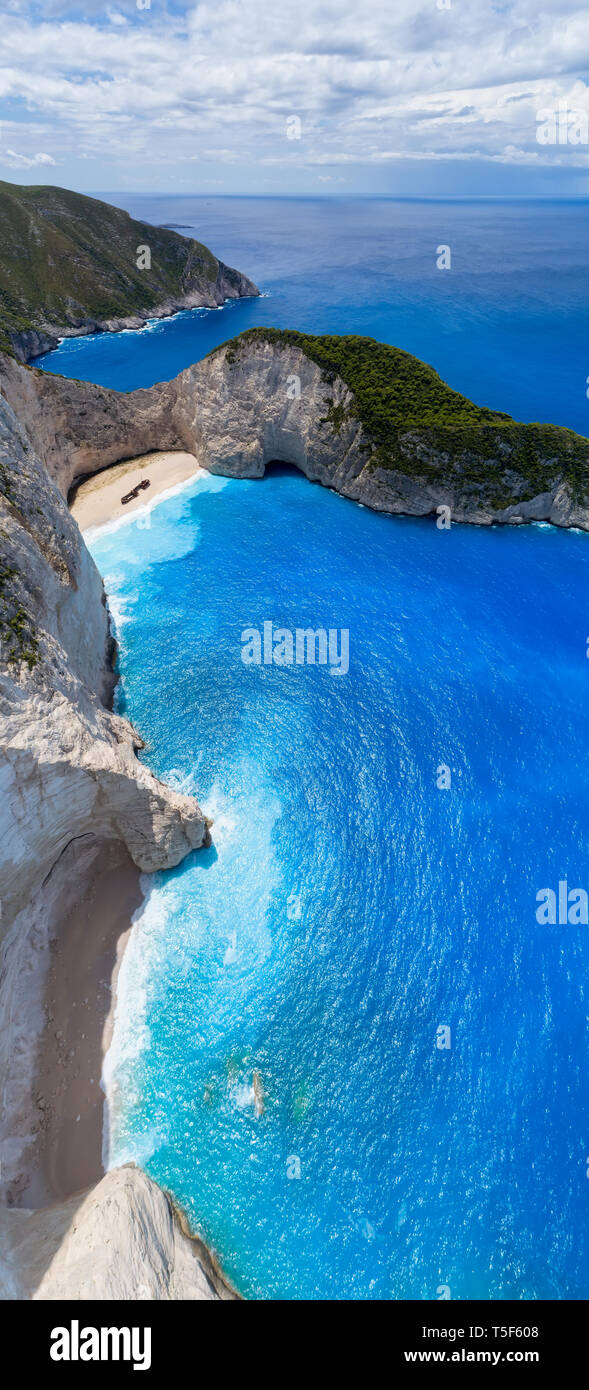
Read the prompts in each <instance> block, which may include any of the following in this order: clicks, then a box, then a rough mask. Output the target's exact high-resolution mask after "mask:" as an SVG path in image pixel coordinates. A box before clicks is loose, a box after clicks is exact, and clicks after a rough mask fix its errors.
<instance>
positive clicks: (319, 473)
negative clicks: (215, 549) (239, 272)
mask: <svg viewBox="0 0 589 1390" xmlns="http://www.w3.org/2000/svg"><path fill="white" fill-rule="evenodd" d="M419 365H421V364H419ZM0 389H1V390H2V392H3V393H4V395H5V396H6V398H7V399H8V400H9V401H10V403H11V404H12V406H13V408H14V410H15V412H16V413H17V414H18V415H19V417H20V418H21V419H23V420H26V422H27V425H26V427H27V433H28V435H29V438H30V439H31V442H32V444H33V445H34V447H35V449H36V450H37V451H38V453H39V454H40V456H41V458H42V459H43V461H44V463H45V465H46V467H47V469H48V471H49V473H50V474H51V476H52V477H53V478H54V479H55V481H56V482H57V484H58V486H59V488H60V490H61V491H62V493H63V494H64V496H67V494H68V491H69V490H70V488H71V487H72V486H73V485H74V484H75V483H76V481H78V480H79V479H81V478H82V477H84V476H86V475H87V474H89V473H94V472H96V471H98V470H99V469H101V468H105V467H107V466H108V465H109V464H111V463H115V462H120V461H122V460H124V459H127V458H133V457H136V456H137V455H139V454H144V453H148V452H150V451H152V450H163V449H182V450H186V451H187V452H188V453H191V454H194V455H195V457H196V459H197V461H198V463H199V464H200V465H201V466H202V467H204V468H207V469H209V470H210V471H211V472H213V473H222V474H224V475H228V476H231V477H239V478H245V477H247V478H255V477H262V476H263V474H264V472H265V469H266V467H267V465H268V464H269V463H270V462H272V461H273V460H281V461H283V462H286V463H292V464H294V465H295V466H296V467H298V468H300V470H301V472H302V473H304V474H305V475H306V477H308V478H309V479H310V480H311V481H313V482H319V483H321V484H323V486H325V487H330V488H333V489H334V490H335V491H336V492H339V493H341V494H342V496H344V497H350V498H352V499H353V500H355V501H358V502H362V503H363V504H364V505H365V506H368V507H371V508H372V509H373V510H375V511H383V512H389V513H393V514H404V515H408V516H427V515H431V514H435V513H436V511H437V509H438V507H440V506H447V507H449V509H450V513H451V517H452V520H453V521H457V522H471V523H473V524H477V525H491V524H492V523H494V522H498V523H504V524H519V523H521V522H525V521H530V520H534V521H541V520H545V521H550V522H552V523H553V524H554V525H556V526H578V527H581V528H583V529H589V508H588V507H587V506H586V505H585V503H584V502H582V501H579V498H578V496H577V495H576V494H575V491H574V489H573V487H572V486H571V482H570V479H569V477H568V473H567V458H568V454H567V450H568V449H569V447H570V437H571V433H570V431H566V430H561V431H559V430H556V429H555V430H553V432H552V436H553V438H555V439H556V441H557V442H556V444H553V441H552V438H551V441H550V447H551V450H552V449H553V450H554V452H553V453H552V452H551V453H548V454H547V455H546V457H539V458H538V459H537V460H536V462H535V470H536V475H537V476H538V477H541V478H542V479H543V480H544V481H543V484H542V486H540V487H538V490H537V491H535V490H534V487H533V486H532V487H531V486H530V479H529V477H527V476H526V475H525V473H524V472H523V471H522V470H521V468H520V467H519V465H518V463H517V458H516V454H515V450H514V444H513V438H512V436H511V435H510V432H509V429H508V427H507V425H506V426H505V428H504V430H503V431H502V429H501V425H500V424H499V425H497V424H495V423H494V424H493V428H492V430H489V440H488V441H487V454H488V456H487V457H485V460H484V464H483V468H482V471H481V462H480V457H478V458H476V459H475V456H474V454H473V452H472V451H469V445H468V442H466V443H465V444H464V445H459V446H455V447H454V449H453V450H451V449H450V448H449V447H447V446H445V445H444V444H443V443H442V444H440V443H438V444H436V445H432V442H431V439H430V437H429V434H428V431H427V430H425V429H424V430H423V431H421V432H420V431H419V430H418V429H416V428H414V427H412V428H408V429H406V430H405V431H401V432H400V438H399V444H398V457H397V458H396V459H394V460H392V461H391V462H390V463H389V464H388V466H385V464H384V463H383V460H382V457H381V454H380V453H379V452H378V451H375V450H374V444H373V440H372V439H371V437H370V435H369V434H368V433H367V430H366V428H365V426H364V425H363V423H362V421H361V419H360V418H359V411H358V408H357V402H356V400H355V398H354V395H353V393H352V392H351V390H350V389H349V387H348V386H347V385H346V383H345V381H344V380H342V378H341V377H339V376H338V375H337V374H335V373H333V372H331V373H326V372H325V371H324V370H323V369H322V367H321V366H320V365H318V363H317V362H316V361H314V360H312V358H311V357H309V356H308V355H307V353H305V352H304V351H303V350H302V349H301V348H300V347H298V346H297V345H296V344H293V343H292V342H290V341H288V340H287V339H286V338H285V339H284V340H283V339H279V340H278V341H264V340H263V339H253V338H251V337H249V336H248V334H244V335H242V337H241V338H238V339H235V340H234V341H233V342H230V343H228V344H225V345H224V346H223V347H222V348H219V349H217V351H216V352H214V353H212V354H211V355H210V356H209V357H207V358H205V359H204V360H203V361H201V362H197V363H195V365H194V366H192V367H189V368H187V369H186V371H184V372H181V374H180V375H179V376H178V377H176V378H175V380H173V381H171V382H165V383H163V384H161V385H157V386H153V387H151V388H149V389H145V390H140V391H133V392H130V393H128V394H124V395H123V394H120V393H118V392H116V391H109V390H106V389H104V388H102V387H98V386H93V385H91V384H89V383H84V382H72V381H68V380H65V379H64V378H61V377H55V376H48V375H45V374H44V373H41V372H38V371H36V370H34V369H29V370H28V371H26V370H24V369H23V368H22V367H20V366H19V364H17V363H15V362H14V361H12V360H11V359H9V358H6V357H4V358H0ZM511 424H513V422H511ZM519 428H520V429H521V430H524V431H525V429H526V428H528V427H525V426H522V427H519ZM529 429H530V430H533V429H534V427H533V426H530V427H529ZM572 438H573V439H574V440H575V439H576V440H577V446H581V447H582V446H583V441H581V440H579V439H578V437H577V436H572ZM559 440H562V444H560V443H559V442H558V441H559ZM586 454H587V461H588V464H587V465H585V469H586V472H587V476H588V478H589V466H588V465H589V444H588V445H587V448H586ZM405 460H406V466H405V467H404V466H403V464H404V461H405ZM474 464H476V467H473V465H474ZM498 480H499V481H498ZM498 494H502V497H501V500H499V497H498Z"/></svg>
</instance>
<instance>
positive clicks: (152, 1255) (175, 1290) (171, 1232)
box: [0, 1166, 237, 1302]
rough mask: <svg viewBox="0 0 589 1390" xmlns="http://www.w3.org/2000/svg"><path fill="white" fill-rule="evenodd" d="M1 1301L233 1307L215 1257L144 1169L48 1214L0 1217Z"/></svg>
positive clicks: (110, 1177)
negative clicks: (190, 1303) (225, 1303)
mask: <svg viewBox="0 0 589 1390" xmlns="http://www.w3.org/2000/svg"><path fill="white" fill-rule="evenodd" d="M0 1233H1V1237H2V1239H1V1245H2V1250H3V1252H4V1260H3V1266H2V1267H1V1268H0V1298H5V1299H6V1298H9V1299H15V1298H32V1299H39V1300H45V1299H53V1300H60V1299H75V1300H86V1299H99V1300H113V1299H117V1300H118V1299H122V1300H132V1301H134V1302H135V1301H139V1302H147V1301H150V1300H153V1299H157V1300H164V1301H169V1300H178V1299H182V1300H186V1301H203V1300H212V1301H219V1300H231V1299H235V1298H236V1297H237V1295H236V1294H234V1293H233V1292H232V1291H231V1289H229V1288H228V1287H227V1285H226V1284H225V1283H224V1282H223V1279H222V1278H221V1275H220V1273H219V1271H218V1270H217V1268H216V1266H215V1264H214V1262H213V1260H212V1259H211V1256H210V1255H209V1253H208V1251H207V1250H206V1249H205V1247H204V1245H203V1244H202V1242H201V1241H200V1240H197V1239H195V1238H193V1237H192V1236H191V1235H190V1234H189V1232H188V1229H187V1226H186V1223H185V1222H184V1221H183V1219H182V1217H181V1216H180V1214H179V1213H178V1212H177V1211H175V1209H174V1208H173V1206H172V1203H171V1202H170V1200H169V1198H168V1197H167V1196H166V1194H165V1193H164V1192H162V1191H161V1190H160V1188H159V1187H156V1185H155V1183H153V1182H151V1180H150V1178H148V1177H147V1176H146V1174H145V1173H143V1172H141V1170H140V1169H139V1168H135V1167H133V1166H129V1167H125V1168H115V1169H113V1171H112V1172H110V1173H107V1174H106V1176H105V1177H104V1178H103V1179H102V1181H101V1182H99V1183H98V1184H97V1186H96V1187H94V1188H93V1189H92V1190H91V1191H90V1192H88V1193H84V1194H83V1195H82V1196H81V1197H73V1198H71V1199H70V1200H69V1201H68V1202H63V1203H60V1204H59V1205H57V1206H54V1207H50V1208H48V1209H47V1210H46V1211H41V1212H30V1211H26V1210H23V1209H21V1210H16V1211H6V1209H5V1210H4V1211H2V1210H0Z"/></svg>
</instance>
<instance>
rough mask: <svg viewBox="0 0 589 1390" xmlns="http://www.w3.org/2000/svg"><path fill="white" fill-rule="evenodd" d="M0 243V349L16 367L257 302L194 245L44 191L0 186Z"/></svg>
mask: <svg viewBox="0 0 589 1390" xmlns="http://www.w3.org/2000/svg"><path fill="white" fill-rule="evenodd" d="M0 242H1V245H2V257H1V258H0V348H4V349H5V350H6V351H8V352H10V353H13V354H14V356H15V357H17V358H18V360H19V361H21V362H28V361H30V360H31V359H32V358H34V357H38V356H40V355H41V354H42V353H44V352H49V351H50V350H51V349H52V348H55V347H57V344H58V342H59V339H60V338H68V337H78V336H80V335H83V334H88V333H116V332H119V331H120V330H121V329H137V328H142V327H143V326H144V324H145V322H146V320H147V319H158V318H167V317H168V316H169V315H170V314H175V313H177V312H178V311H179V310H181V309H195V308H199V307H203V308H209V309H215V308H218V306H219V305H220V304H223V303H224V302H225V300H227V299H239V298H242V297H246V298H249V297H251V296H255V295H257V294H259V290H258V289H257V288H256V286H255V285H254V284H253V283H252V281H251V280H248V278H247V276H246V275H242V274H241V271H239V270H234V269H233V268H232V267H231V266H227V265H224V264H223V262H222V261H219V260H218V259H217V257H216V256H214V255H213V253H212V252H211V251H209V249H208V247H207V246H203V245H202V244H201V242H199V241H195V240H194V238H192V237H184V236H181V235H179V234H178V232H176V231H174V230H172V229H170V228H166V227H154V226H152V225H151V224H150V223H147V222H139V221H137V220H136V219H135V218H133V217H130V216H129V213H128V212H124V211H123V209H122V208H116V207H113V206H111V204H110V203H103V202H101V201H100V200H99V199H97V198H88V197H86V196H85V195H84V194H82V193H73V192H71V190H69V189H66V188H55V187H53V186H52V185H48V186H46V187H43V186H41V187H25V186H22V185H20V184H12V183H3V182H0Z"/></svg>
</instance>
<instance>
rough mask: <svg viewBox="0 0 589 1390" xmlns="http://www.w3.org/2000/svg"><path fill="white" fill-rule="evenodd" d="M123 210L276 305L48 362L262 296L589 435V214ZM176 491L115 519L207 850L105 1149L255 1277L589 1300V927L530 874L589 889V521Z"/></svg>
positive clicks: (299, 322) (155, 739) (115, 538)
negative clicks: (427, 516) (313, 653)
mask: <svg viewBox="0 0 589 1390" xmlns="http://www.w3.org/2000/svg"><path fill="white" fill-rule="evenodd" d="M122 201H124V203H125V206H128V207H129V210H130V211H131V212H132V213H134V214H135V215H136V216H140V217H145V218H147V219H148V220H151V221H154V222H177V223H182V224H190V226H191V227H192V228H193V229H194V232H195V234H196V235H197V236H199V237H200V238H201V239H202V240H204V241H205V242H207V243H209V244H210V245H211V246H212V247H213V249H214V250H215V252H216V253H217V254H218V255H219V256H221V257H222V258H223V259H224V260H225V261H227V262H228V263H230V264H234V265H237V266H239V267H240V268H241V269H243V270H244V271H246V272H247V273H248V274H249V275H251V276H252V277H253V278H254V279H255V280H256V281H257V283H258V284H259V285H260V288H261V289H262V290H263V292H264V296H265V297H264V298H263V299H260V300H250V301H241V302H239V303H234V304H231V305H227V306H226V307H225V308H223V309H221V310H219V311H215V312H208V311H196V312H194V313H191V314H183V315H180V316H178V317H177V318H175V319H173V320H170V321H168V322H166V323H160V324H157V325H150V326H148V327H147V328H146V330H145V331H143V332H141V333H139V334H131V333H127V334H121V335H117V336H106V335H102V336H99V337H95V338H90V339H83V340H78V341H75V342H69V343H65V344H64V345H63V346H62V347H61V348H60V349H59V351H58V352H56V353H54V354H51V355H50V356H49V357H47V358H46V359H44V365H45V367H46V368H47V369H48V370H55V371H62V372H65V373H66V374H68V375H73V376H78V377H81V378H85V379H89V380H95V381H99V382H102V383H104V384H106V385H112V386H118V387H120V388H121V389H125V390H128V389H131V388H132V387H135V386H139V385H148V384H150V383H151V382H153V381H155V380H160V379H165V378H168V377H171V376H173V375H174V374H175V373H176V372H178V371H179V370H181V368H183V367H184V366H186V365H187V364H188V363H189V362H192V361H195V360H197V359H198V358H199V357H201V356H203V355H204V353H206V352H208V351H209V350H210V349H211V348H212V347H214V346H215V345H216V344H217V343H218V342H221V341H223V340H224V339H226V338H228V337H230V336H232V334H234V333H236V332H238V331H240V330H241V329H242V328H245V327H249V326H251V325H252V324H256V323H269V324H276V325H278V326H290V327H297V328H301V329H307V330H314V331H317V332H340V333H341V332H343V333H367V334H370V335H372V336H375V337H377V338H382V339H384V340H386V341H389V342H393V343H397V344H398V345H399V346H400V347H404V348H406V349H408V350H409V351H412V352H415V353H416V354H417V355H419V356H420V357H422V358H424V359H425V360H426V361H429V362H431V363H432V364H433V365H434V366H435V367H436V368H437V369H438V371H440V373H441V375H442V376H443V377H444V378H445V379H446V380H447V381H449V382H450V384H451V385H452V386H454V387H456V388H458V389H459V390H461V391H464V392H465V393H466V394H467V395H469V396H471V397H472V398H473V399H474V400H476V401H479V402H480V403H481V404H487V405H490V406H494V407H496V408H498V409H502V410H508V411H510V412H511V413H512V414H513V415H515V416H516V417H519V418H520V419H539V420H554V421H556V422H558V423H561V424H567V425H570V426H572V427H573V428H576V429H578V430H580V431H581V432H583V433H589V430H588V428H587V422H588V416H589V401H588V400H587V386H586V381H587V373H588V371H589V367H588V364H587V353H586V322H587V304H588V301H589V263H588V259H587V251H586V246H587V237H586V227H587V208H586V205H585V204H580V205H577V206H574V205H567V204H553V205H549V206H546V205H525V204H520V205H514V204H510V205H508V204H497V205H491V204H478V205H466V204H427V203H424V204H415V203H412V204H402V203H401V204H400V203H392V202H387V201H385V200H382V201H375V202H368V203H361V202H351V201H349V200H337V201H335V202H331V203H329V202H324V201H321V200H300V201H293V200H288V199H283V200H276V199H194V198H185V199H181V198H180V199H158V198H141V199H139V198H135V199H132V200H122ZM441 243H448V244H450V245H451V248H452V271H451V272H450V273H443V272H438V271H437V270H436V269H435V250H436V248H437V246H438V245H440V244H441ZM150 518H151V525H150V526H147V525H144V526H139V525H137V524H136V523H134V522H125V523H124V524H123V525H118V526H116V527H114V528H110V529H107V530H106V531H103V532H102V533H100V534H98V535H95V536H94V537H93V539H92V541H91V545H92V550H93V553H94V555H95V557H96V560H97V562H98V565H99V567H100V569H101V571H102V573H103V574H104V575H105V579H106V584H107V589H108V592H109V596H110V599H111V605H112V607H113V608H114V611H115V613H116V615H117V631H118V636H119V641H120V650H121V672H122V679H121V686H120V690H119V697H120V702H121V707H122V709H123V710H124V711H125V712H126V713H128V714H129V715H130V717H131V718H132V719H133V720H134V722H135V723H136V725H137V727H138V728H139V729H140V730H141V732H142V734H143V735H144V737H145V738H146V740H147V747H146V750H145V753H144V754H143V755H142V756H143V757H145V759H146V760H147V762H148V763H149V765H150V766H151V767H153V769H154V770H155V771H156V772H157V773H158V774H159V775H160V776H162V777H166V778H168V779H169V780H170V781H172V782H173V783H174V784H175V785H176V786H178V787H180V788H182V789H184V790H185V791H189V792H194V793H197V794H198V796H199V798H200V800H201V802H202V803H203V805H204V807H205V809H206V811H207V812H208V814H209V815H211V816H213V818H214V830H213V835H214V847H213V848H211V849H210V850H208V851H205V852H201V853H199V854H197V855H194V856H192V857H191V858H190V859H189V860H187V861H186V862H185V863H184V864H183V865H182V866H181V867H180V868H179V869H178V870H176V871H174V872H173V873H170V874H165V875H161V876H158V877H157V879H156V880H155V883H154V884H152V885H151V887H150V891H149V897H148V899H147V902H146V905H145V908H144V910H143V912H142V914H141V916H140V918H139V920H138V921H137V923H136V927H135V932H134V935H133V937H132V941H131V945H130V947H129V950H128V952H127V954H126V957H125V960H124V964H123V970H122V975H121V981H120V991H119V996H120V997H119V1014H118V1021H117V1026H116V1030H115V1041H114V1045H113V1048H112V1050H111V1053H110V1055H109V1059H108V1068H107V1075H106V1078H105V1079H106V1082H107V1085H108V1089H109V1097H110V1107H111V1122H112V1133H111V1154H110V1157H111V1161H112V1162H113V1163H118V1162H123V1161H125V1160H126V1159H130V1158H132V1159H136V1160H137V1161H139V1162H141V1163H143V1164H144V1166H145V1167H146V1169H147V1170H148V1172H150V1173H152V1174H153V1176H154V1177H155V1178H157V1179H158V1180H159V1181H161V1182H162V1184H163V1185H164V1186H166V1187H168V1188H170V1189H171V1190H172V1191H173V1192H174V1194H175V1196H176V1197H177V1199H178V1200H179V1201H180V1202H181V1203H182V1204H183V1205H184V1206H185V1207H186V1209H187V1210H188V1212H189V1213H190V1215H191V1219H192V1222H193V1224H194V1226H195V1228H196V1229H198V1230H199V1231H201V1232H202V1234H203V1236H204V1237H205V1239H206V1240H207V1241H208V1242H209V1244H210V1245H211V1246H212V1247H213V1248H214V1249H215V1250H216V1251H217V1253H218V1255H219V1258H220V1260H221V1262H222V1264H223V1267H224V1268H225V1270H226V1271H227V1273H228V1274H229V1275H230V1277H231V1278H232V1279H233V1280H234V1281H235V1283H236V1285H237V1287H238V1288H239V1289H240V1290H241V1291H242V1292H243V1293H244V1294H247V1295H248V1296H250V1297H254V1298H270V1299H273V1298H274V1299H275V1298H290V1297H296V1298H321V1299H325V1298H330V1297H338V1298H344V1299H349V1298H354V1299H386V1298H391V1297H392V1298H397V1299H405V1298H417V1299H435V1298H437V1297H441V1296H443V1294H444V1292H445V1291H447V1290H448V1289H449V1290H450V1292H451V1296H452V1298H454V1299H463V1298H479V1299H492V1298H500V1299H508V1298H521V1299H534V1298H549V1299H555V1298H565V1297H569V1298H579V1299H580V1298H586V1297H587V1296H588V1294H589V1240H588V1235H587V1219H586V1208H587V1194H588V1192H589V1187H588V1184H587V1177H586V1167H587V1160H588V1155H589V1130H588V1127H587V1113H588V1109H587V1101H588V1092H587V1080H586V1078H587V1067H588V1062H589V1033H588V1030H589V1000H588V998H587V993H588V990H587V951H588V945H587V943H588V940H589V938H588V935H587V933H588V931H589V928H588V927H586V926H577V925H573V924H567V925H566V926H556V925H555V926H543V927H541V926H539V925H538V922H537V921H536V894H537V893H538V892H539V890H540V889H542V888H546V887H551V888H553V889H555V890H556V889H557V887H558V884H559V882H560V881H562V880H565V879H566V880H567V882H568V884H569V886H570V887H571V888H573V887H579V886H581V887H584V888H585V889H587V888H589V883H588V879H589V870H588V853H587V851H588V847H589V846H588V828H587V810H586V807H587V791H586V782H587V767H588V766H589V725H588V721H587V715H586V710H587V680H588V676H589V666H588V663H587V660H586V655H585V652H586V640H587V634H588V633H589V603H588V599H589V538H588V537H587V536H585V535H578V534H564V533H561V532H558V531H555V530H552V529H551V528H548V527H542V526H534V527H527V528H522V529H518V530H513V531H511V530H510V531H505V530H477V529H473V528H468V527H457V526H454V527H452V529H451V530H450V531H449V532H444V531H438V530H437V529H436V527H435V525H434V524H433V522H432V521H413V520H403V519H394V520H393V519H391V518H386V517H382V516H377V515H374V514H372V513H370V512H369V511H367V510H364V509H362V508H359V507H357V506H355V505H354V504H352V503H349V502H346V501H344V500H343V499H341V498H338V497H336V496H335V495H333V494H331V493H329V492H327V491H323V490H322V489H320V488H318V487H313V486H311V485H310V484H309V483H308V482H307V481H306V480H304V479H303V478H301V477H300V476H299V475H297V474H293V473H292V472H289V471H288V470H284V469H282V470H278V471H273V472H272V473H271V474H269V476H267V477H266V478H265V479H264V480H263V481H261V482H246V481H241V482H237V481H228V480H223V479H219V478H216V479H215V478H208V479H206V478H205V479H204V480H203V479H202V478H201V479H199V480H197V481H196V482H193V483H191V484H190V485H189V486H188V487H186V488H184V489H182V490H180V491H179V492H178V493H177V494H176V495H175V496H174V497H172V498H169V499H168V500H166V501H164V502H160V503H159V504H158V505H157V506H155V507H154V508H153V510H152V511H151V513H150ZM265 621H266V622H267V621H271V622H273V623H274V625H275V626H281V627H285V628H288V629H296V628H297V627H298V628H305V627H312V628H317V627H319V626H323V627H325V628H335V629H337V630H338V631H339V630H341V629H347V630H349V640H350V669H349V672H348V673H347V674H346V675H345V676H341V677H339V678H336V677H334V676H333V675H332V674H331V673H330V669H329V667H319V666H315V667H313V666H308V665H295V666H289V667H278V666H276V665H267V666H266V665H261V666H246V665H244V663H243V661H242V659H241V642H240V637H241V633H242V631H243V630H244V629H245V628H247V627H255V628H259V629H261V628H262V626H263V623H264V622H265ZM442 765H445V766H446V767H447V768H448V769H449V774H450V777H451V785H450V786H449V787H448V788H447V789H444V788H443V787H441V786H440V787H439V786H438V781H439V780H441V781H442V782H443V781H444V776H447V774H445V775H444V774H443V775H442V777H441V779H440V774H439V772H438V769H439V768H440V767H441V766H442ZM444 1029H449V1030H450V1031H449V1034H445V1033H444V1031H443V1030H444ZM440 1030H442V1031H440ZM444 1040H448V1041H449V1042H450V1044H451V1046H450V1047H448V1048H443V1047H441V1046H439V1045H438V1044H439V1043H440V1042H443V1041H444Z"/></svg>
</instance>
